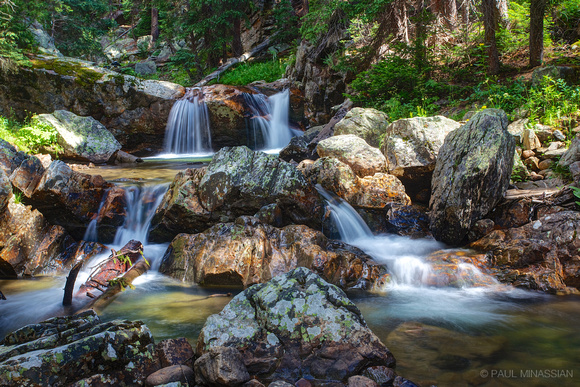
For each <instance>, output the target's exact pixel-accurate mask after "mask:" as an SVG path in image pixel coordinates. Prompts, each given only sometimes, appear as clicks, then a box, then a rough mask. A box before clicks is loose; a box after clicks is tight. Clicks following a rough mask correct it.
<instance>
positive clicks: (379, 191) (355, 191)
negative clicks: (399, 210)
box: [298, 157, 411, 208]
mask: <svg viewBox="0 0 580 387" xmlns="http://www.w3.org/2000/svg"><path fill="white" fill-rule="evenodd" d="M298 169H300V170H301V171H302V173H304V175H305V176H306V178H307V179H308V180H309V181H310V182H311V183H312V184H320V185H321V186H322V188H324V189H325V190H327V191H330V192H333V193H335V194H336V195H338V196H340V197H341V198H343V199H344V200H346V201H347V202H348V203H349V204H350V205H352V206H354V207H362V208H384V207H385V206H386V205H387V204H388V203H402V204H411V199H409V197H408V196H407V194H406V193H405V187H403V185H402V184H401V182H400V180H399V179H397V178H396V177H395V176H393V175H390V174H387V173H375V174H374V175H372V176H365V177H363V178H361V177H359V176H356V175H355V173H354V172H353V171H352V169H351V168H350V167H349V166H348V165H347V164H345V163H343V162H341V161H339V160H338V159H335V158H331V157H322V158H320V159H318V160H316V161H315V162H314V163H301V164H300V165H299V166H298Z"/></svg>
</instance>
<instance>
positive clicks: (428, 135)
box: [381, 116, 461, 196]
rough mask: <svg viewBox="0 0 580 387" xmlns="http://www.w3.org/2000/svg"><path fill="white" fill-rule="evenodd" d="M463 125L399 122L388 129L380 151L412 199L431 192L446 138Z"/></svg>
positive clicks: (438, 121)
mask: <svg viewBox="0 0 580 387" xmlns="http://www.w3.org/2000/svg"><path fill="white" fill-rule="evenodd" d="M460 126H461V124H459V123H458V122H456V121H453V120H451V119H449V118H446V117H443V116H435V117H414V118H405V119H401V120H397V121H395V122H393V123H391V124H390V125H389V126H388V127H387V128H386V131H385V132H386V135H385V139H384V141H383V145H382V147H381V151H382V152H383V154H384V155H385V157H386V158H387V169H388V171H389V173H390V174H392V175H395V176H397V177H398V178H399V179H401V181H402V182H403V184H404V185H405V187H407V190H408V191H409V193H410V195H411V196H414V195H415V194H417V193H418V192H419V191H421V190H422V189H425V188H427V189H429V188H430V183H431V175H432V173H433V170H434V169H435V161H436V160H437V154H438V153H439V149H440V148H441V146H442V145H443V141H444V140H445V137H446V136H447V134H449V133H450V132H451V131H453V130H455V129H457V128H459V127H460Z"/></svg>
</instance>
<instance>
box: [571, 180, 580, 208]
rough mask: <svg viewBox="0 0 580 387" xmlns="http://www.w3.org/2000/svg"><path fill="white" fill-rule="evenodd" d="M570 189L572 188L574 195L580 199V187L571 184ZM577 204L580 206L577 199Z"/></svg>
mask: <svg viewBox="0 0 580 387" xmlns="http://www.w3.org/2000/svg"><path fill="white" fill-rule="evenodd" d="M570 189H571V190H572V193H573V194H574V196H575V197H576V198H578V199H580V188H578V187H574V186H573V185H571V186H570ZM576 205H577V206H580V201H576Z"/></svg>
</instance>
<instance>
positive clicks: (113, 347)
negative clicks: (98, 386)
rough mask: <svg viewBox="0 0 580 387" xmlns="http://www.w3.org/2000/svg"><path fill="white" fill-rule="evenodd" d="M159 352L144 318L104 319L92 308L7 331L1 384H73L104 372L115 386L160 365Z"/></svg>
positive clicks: (0, 348)
mask: <svg viewBox="0 0 580 387" xmlns="http://www.w3.org/2000/svg"><path fill="white" fill-rule="evenodd" d="M154 355H155V354H154V343H153V337H152V335H151V332H150V331H149V329H148V328H147V326H145V325H144V324H143V323H142V322H130V321H120V320H115V321H110V322H106V323H101V321H100V320H99V317H98V316H97V315H96V313H95V312H93V311H92V310H91V311H88V312H84V313H82V314H79V315H76V316H70V317H55V318H51V319H49V320H46V321H43V322H41V323H38V324H32V325H27V326H25V327H23V328H20V329H18V330H16V331H14V332H12V333H10V334H8V335H7V336H6V337H5V339H4V341H3V343H2V345H0V384H1V385H4V386H14V385H20V386H24V385H27V386H49V385H50V386H68V385H71V384H72V383H75V382H77V381H80V380H83V379H86V378H90V377H92V376H94V375H100V376H99V379H102V380H104V379H108V380H112V381H115V383H114V384H116V385H119V384H124V385H137V384H142V383H143V381H144V380H145V377H146V376H147V375H149V374H150V373H151V372H153V371H155V370H156V369H158V364H157V362H156V360H155V359H154Z"/></svg>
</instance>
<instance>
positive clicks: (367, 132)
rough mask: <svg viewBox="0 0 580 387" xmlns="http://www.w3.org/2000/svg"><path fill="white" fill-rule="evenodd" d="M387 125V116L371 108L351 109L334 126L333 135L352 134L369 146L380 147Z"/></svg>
mask: <svg viewBox="0 0 580 387" xmlns="http://www.w3.org/2000/svg"><path fill="white" fill-rule="evenodd" d="M387 125H389V116H387V114H386V113H383V112H381V111H379V110H377V109H373V108H353V109H352V110H350V111H349V112H348V113H346V115H345V116H344V118H343V119H342V120H340V121H339V122H338V123H337V124H336V125H335V126H334V135H335V136H338V135H342V134H354V135H355V136H358V137H360V138H362V139H364V140H365V141H366V142H367V143H368V144H369V145H370V146H372V147H375V148H378V147H380V146H381V137H382V136H383V135H384V134H385V131H386V129H387Z"/></svg>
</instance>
